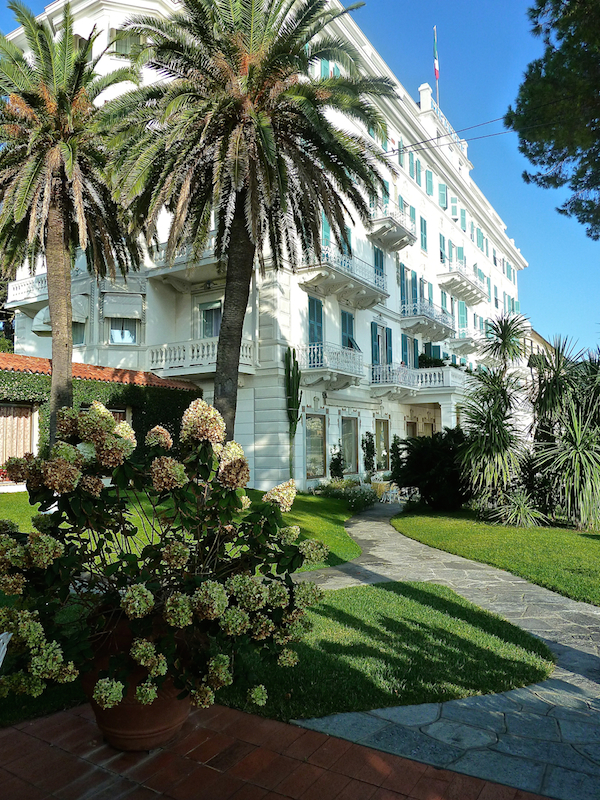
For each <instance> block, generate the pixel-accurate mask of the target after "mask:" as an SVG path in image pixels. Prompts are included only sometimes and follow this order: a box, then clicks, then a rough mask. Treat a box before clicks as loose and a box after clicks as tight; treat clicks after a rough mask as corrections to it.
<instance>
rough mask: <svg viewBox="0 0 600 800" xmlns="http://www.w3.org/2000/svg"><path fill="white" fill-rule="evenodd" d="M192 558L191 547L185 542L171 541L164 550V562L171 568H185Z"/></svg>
mask: <svg viewBox="0 0 600 800" xmlns="http://www.w3.org/2000/svg"><path fill="white" fill-rule="evenodd" d="M189 560H190V548H189V547H188V546H187V545H185V544H183V542H169V544H168V545H166V546H165V548H164V549H163V551H162V559H161V561H162V563H163V564H166V565H167V566H168V567H170V568H171V569H184V568H185V566H186V564H187V563H188V561H189Z"/></svg>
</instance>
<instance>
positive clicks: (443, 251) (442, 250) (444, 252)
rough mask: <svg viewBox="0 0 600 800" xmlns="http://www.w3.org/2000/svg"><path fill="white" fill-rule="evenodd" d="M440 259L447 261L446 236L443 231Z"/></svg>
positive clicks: (443, 261)
mask: <svg viewBox="0 0 600 800" xmlns="http://www.w3.org/2000/svg"><path fill="white" fill-rule="evenodd" d="M440 261H441V263H442V264H445V263H446V237H445V236H444V234H443V233H440Z"/></svg>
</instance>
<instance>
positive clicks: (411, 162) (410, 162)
mask: <svg viewBox="0 0 600 800" xmlns="http://www.w3.org/2000/svg"><path fill="white" fill-rule="evenodd" d="M408 174H409V175H410V177H411V178H414V177H415V154H414V153H413V152H412V150H411V151H410V153H409V154H408Z"/></svg>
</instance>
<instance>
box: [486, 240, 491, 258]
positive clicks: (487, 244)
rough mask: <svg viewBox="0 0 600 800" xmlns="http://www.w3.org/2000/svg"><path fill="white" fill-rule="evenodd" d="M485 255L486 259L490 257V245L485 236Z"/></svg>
mask: <svg viewBox="0 0 600 800" xmlns="http://www.w3.org/2000/svg"><path fill="white" fill-rule="evenodd" d="M485 255H486V257H487V258H489V257H490V243H489V239H488V238H487V236H486V237H485Z"/></svg>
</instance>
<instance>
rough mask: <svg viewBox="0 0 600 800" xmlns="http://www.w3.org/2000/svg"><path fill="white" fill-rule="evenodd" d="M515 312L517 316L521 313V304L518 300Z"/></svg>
mask: <svg viewBox="0 0 600 800" xmlns="http://www.w3.org/2000/svg"><path fill="white" fill-rule="evenodd" d="M515 311H516V312H517V314H520V313H521V303H520V302H519V301H518V300H515Z"/></svg>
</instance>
